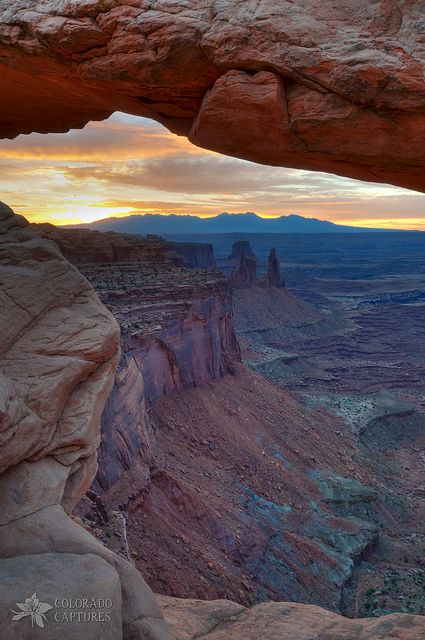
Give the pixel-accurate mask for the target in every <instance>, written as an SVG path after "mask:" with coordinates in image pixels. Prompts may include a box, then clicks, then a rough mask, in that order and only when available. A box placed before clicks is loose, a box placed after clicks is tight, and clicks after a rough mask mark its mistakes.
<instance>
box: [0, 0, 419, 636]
mask: <svg viewBox="0 0 425 640" xmlns="http://www.w3.org/2000/svg"><path fill="white" fill-rule="evenodd" d="M33 4H34V3H33ZM424 28H425V27H424V20H423V8H422V6H421V3H419V2H415V1H405V2H393V1H392V0H376V1H373V2H369V1H367V0H359V1H358V2H356V3H353V2H349V1H344V2H340V3H335V2H332V1H331V0H325V1H323V0H321V1H319V0H312V1H309V2H307V1H306V0H302V1H301V2H299V3H293V2H291V0H285V1H284V2H280V3H277V2H273V0H271V1H266V2H261V3H258V2H254V1H251V0H249V1H248V2H245V1H244V2H242V1H236V2H231V3H229V2H215V3H214V2H213V3H211V2H207V1H206V0H196V1H195V2H191V3H189V4H188V3H182V2H180V1H179V0H169V1H168V0H167V1H162V0H160V1H159V2H156V1H153V2H150V1H149V2H145V1H142V0H83V1H78V2H77V1H75V0H69V1H68V0H67V1H66V2H56V1H55V0H42V1H41V2H38V3H37V6H31V3H28V2H26V1H25V0H11V1H10V2H0V65H1V74H0V89H1V91H2V107H1V112H2V117H1V119H0V137H7V138H14V137H16V136H17V135H19V134H23V133H24V134H25V133H30V132H34V131H37V132H40V133H47V132H65V131H68V130H69V129H70V128H74V127H83V126H84V125H85V124H86V123H87V122H89V121H90V120H103V119H105V118H106V117H108V116H109V115H110V114H111V113H113V112H114V111H117V110H119V111H123V112H126V113H130V114H134V115H140V116H145V117H149V118H152V119H154V120H157V121H158V122H160V123H161V124H163V125H164V126H165V127H167V128H168V129H169V130H170V131H172V132H174V133H176V134H177V135H181V136H186V137H187V138H188V139H189V140H190V141H191V142H193V143H194V144H196V145H198V146H200V147H204V148H208V149H211V150H213V151H217V152H220V153H224V154H227V155H232V156H235V157H239V158H243V159H246V160H250V161H255V162H261V163H265V164H269V165H276V166H286V167H294V168H302V169H310V170H316V171H317V170H319V171H327V172H333V173H336V174H339V175H342V176H348V177H352V178H357V179H363V180H370V181H375V182H384V183H387V182H389V183H392V184H394V185H399V186H403V187H408V188H412V189H415V190H418V191H424V190H425V181H424V175H425V172H424V169H425V152H424V146H423V143H422V138H423V134H424V132H425V115H424V95H425V92H424V84H425V83H424ZM371 140H373V143H371ZM360 235H361V234H360ZM175 240H177V241H178V242H176V243H170V242H169V241H168V240H164V239H163V238H160V237H157V236H155V237H153V236H150V237H149V236H148V237H146V238H142V239H141V238H137V237H132V236H129V235H119V234H114V233H108V234H102V233H100V232H95V231H91V232H87V231H86V230H84V231H78V230H75V231H74V230H57V229H55V228H52V227H51V226H46V225H42V226H35V225H29V224H28V223H27V221H26V220H25V219H24V218H22V217H21V216H17V215H15V214H14V213H13V211H12V210H11V209H10V208H9V207H7V205H3V204H2V203H1V204H0V267H1V278H0V299H1V303H2V304H1V312H0V325H1V332H2V343H1V347H0V350H1V360H0V438H1V445H2V446H1V449H0V485H1V486H0V494H1V497H2V499H1V508H0V534H1V535H0V602H1V605H2V606H1V607H0V623H1V625H2V627H3V628H5V629H7V633H8V637H10V638H11V639H12V640H13V639H16V640H22V639H23V638H26V637H29V635H28V634H29V633H31V630H30V627H29V626H27V627H25V626H24V623H28V624H30V621H29V620H24V621H23V622H20V621H19V620H20V618H21V617H22V614H21V613H18V612H16V610H14V609H13V607H16V606H18V608H20V609H21V611H23V613H25V615H29V614H30V611H29V607H30V605H31V606H33V607H35V608H36V611H38V612H39V611H41V609H40V601H39V600H38V598H37V593H38V595H39V596H40V598H43V599H45V600H46V602H41V606H44V607H45V606H46V603H48V602H54V601H55V599H57V598H58V597H59V598H66V597H68V598H69V597H74V598H75V597H76V596H78V595H79V596H83V597H87V598H89V597H90V596H91V595H92V594H93V593H94V592H96V594H102V595H103V596H107V597H108V598H109V599H110V600H111V602H113V610H112V616H111V621H110V625H102V624H101V623H100V621H99V620H97V622H96V623H95V624H94V625H93V626H90V627H83V626H81V625H78V624H77V621H75V620H74V621H73V622H72V623H71V624H69V625H66V626H61V625H60V624H58V623H57V621H56V620H53V619H52V617H51V618H50V619H49V615H50V614H51V611H50V610H48V609H45V608H44V611H45V612H46V614H47V623H46V629H45V630H44V631H43V634H44V637H45V638H46V639H51V640H57V638H58V636H60V637H61V638H64V640H66V639H67V638H75V637H80V638H81V640H85V638H87V640H88V638H111V640H112V639H113V640H120V638H123V639H124V640H136V639H138V640H139V639H140V640H171V639H172V638H179V639H180V640H195V639H197V638H200V637H205V638H211V640H221V639H223V638H235V640H236V639H238V640H242V639H243V638H244V639H245V638H246V639H247V640H251V639H252V640H254V638H255V639H257V638H259V637H271V638H276V640H278V639H280V638H282V640H283V639H284V638H285V639H286V638H288V637H289V638H297V639H298V638H300V639H304V638H305V640H307V639H308V640H322V639H325V638H326V640H331V639H334V638H338V639H340V640H344V639H346V640H354V639H356V640H358V639H364V640H366V638H368V639H370V640H375V639H376V640H378V639H379V638H387V637H392V638H395V639H396V640H397V639H399V640H419V639H422V638H423V636H424V634H425V619H424V617H423V615H421V614H423V613H424V597H423V594H424V584H425V568H424V564H423V562H424V561H423V557H424V550H425V549H424V548H425V530H424V525H423V523H424V522H425V518H424V515H425V514H424V510H425V504H424V501H423V498H424V489H423V484H424V459H423V453H422V451H423V448H424V444H425V442H424V438H425V428H424V427H425V417H424V392H423V384H422V381H423V355H424V352H423V329H424V325H423V322H424V320H423V313H422V307H423V287H424V284H425V275H424V273H423V263H424V261H423V245H422V242H423V241H422V238H419V237H418V236H410V235H408V236H403V238H401V237H398V238H396V239H395V240H394V237H389V240H385V239H382V238H381V239H380V240H379V241H378V240H376V239H367V238H365V237H364V236H361V237H358V236H357V234H354V235H353V236H352V239H351V240H347V238H345V239H341V237H340V236H339V235H338V236H335V237H334V240H331V239H329V238H326V243H327V244H326V245H325V244H324V242H325V241H324V240H323V238H322V239H320V240H317V239H316V240H314V239H310V240H309V239H306V238H305V237H304V238H299V237H298V238H297V237H294V238H292V240H290V239H288V237H285V238H279V237H275V235H274V236H273V237H272V238H270V237H263V238H259V237H256V238H255V245H256V246H255V247H253V248H254V251H253V252H250V251H248V248H247V247H246V244H245V249H244V250H243V251H241V252H239V253H238V251H239V249H240V248H241V245H240V244H239V249H238V246H236V247H234V248H233V249H232V245H233V243H234V242H236V243H240V242H241V241H246V238H234V237H227V238H223V237H215V238H214V239H212V238H211V237H198V238H197V239H196V245H195V246H194V245H192V244H191V240H192V239H191V238H188V237H183V238H180V239H178V238H175ZM271 241H272V242H271ZM297 242H298V244H297ZM315 242H316V244H315ZM318 242H320V243H321V245H320V247H319V246H318V244H317V243H318ZM291 243H292V244H291ZM350 243H352V244H350ZM379 243H381V244H379ZM212 245H214V252H213V249H212ZM300 246H301V247H302V251H300ZM273 247H275V249H273ZM353 247H356V249H355V250H353ZM291 251H292V254H291ZM344 251H345V253H344ZM251 253H255V254H256V257H255V258H254V257H253V255H251ZM359 256H360V257H359ZM395 257H397V259H395ZM71 263H72V264H71ZM280 269H282V273H281V272H280ZM353 274H354V275H353ZM282 276H283V280H284V282H285V284H284V283H283V281H282ZM141 574H143V575H144V576H145V577H146V582H145V580H144V579H143V578H142V577H141ZM23 585H24V586H25V590H28V592H26V593H23V592H22V588H23ZM154 591H155V592H156V593H157V594H159V595H158V596H155V595H154ZM31 593H33V596H32V597H29V596H30V594H31ZM176 596H178V597H176ZM285 599H286V600H291V602H281V601H282V600H285ZM23 601H25V605H24V604H22V602H23ZM15 603H17V604H16V605H15ZM19 603H21V604H19ZM25 606H26V607H27V608H25ZM48 606H49V605H48ZM22 607H24V608H23V609H22ZM12 612H13V613H14V614H15V616H18V618H16V617H14V618H13V620H12ZM49 612H50V613H49ZM342 614H344V615H342ZM34 615H36V613H35V609H34V610H33V609H31V621H32V622H33V616H34ZM37 615H38V614H37ZM45 617H46V616H45ZM35 619H36V620H37V618H35ZM11 620H12V621H11ZM39 626H40V625H39ZM36 633H37V630H36Z"/></svg>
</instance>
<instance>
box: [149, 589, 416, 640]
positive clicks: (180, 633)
mask: <svg viewBox="0 0 425 640" xmlns="http://www.w3.org/2000/svg"><path fill="white" fill-rule="evenodd" d="M161 604H162V607H163V610H164V613H165V617H166V619H167V620H168V621H169V623H170V626H171V627H172V629H173V631H174V633H175V634H176V638H177V640H195V638H200V637H202V638H205V639H206V640H258V639H259V638H273V640H359V639H362V640H363V638H364V639H365V640H366V638H367V639H368V640H381V639H382V640H383V639H384V638H393V639H394V640H422V638H423V634H424V631H425V622H424V618H423V617H422V616H409V615H406V614H393V615H390V616H384V617H382V618H378V619H373V618H372V619H367V618H366V619H362V620H350V619H347V618H343V617H341V616H338V615H336V614H334V613H331V612H330V611H325V610H324V609H319V607H312V606H306V605H303V604H295V603H279V602H269V603H265V604H260V605H257V606H255V607H252V608H250V609H245V608H244V607H242V606H241V605H238V604H235V603H234V602H229V601H227V600H217V601H215V602H214V601H213V602H203V601H202V600H178V599H177V598H165V597H161Z"/></svg>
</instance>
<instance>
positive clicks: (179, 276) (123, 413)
mask: <svg viewBox="0 0 425 640" xmlns="http://www.w3.org/2000/svg"><path fill="white" fill-rule="evenodd" d="M81 269H82V271H83V272H84V274H85V275H86V277H87V278H88V279H89V281H90V282H91V283H92V284H93V286H94V287H95V289H96V290H97V292H98V294H99V296H100V299H101V300H102V302H103V303H104V304H105V305H106V306H107V307H108V308H109V309H110V310H111V311H112V312H113V314H114V316H115V317H116V318H117V319H118V322H119V324H120V327H121V344H122V352H121V360H120V364H119V367H118V371H117V374H116V378H115V384H114V387H113V389H112V392H111V395H110V396H109V398H108V400H107V402H106V405H105V409H104V412H103V414H102V420H101V423H102V441H101V446H100V451H99V460H100V469H99V473H98V476H97V480H96V484H95V489H96V490H97V491H99V492H102V493H103V492H104V491H105V490H107V489H110V488H111V487H112V486H113V485H115V484H116V483H117V482H118V480H119V479H120V478H121V477H122V476H124V477H123V483H124V485H125V487H126V489H125V490H126V491H127V490H128V484H129V477H130V476H131V478H132V480H131V483H132V485H133V489H132V492H136V493H137V492H140V491H143V490H145V489H146V488H147V487H148V486H149V482H150V471H149V469H150V467H151V466H153V462H154V460H155V455H156V445H155V437H154V434H153V432H152V429H151V426H150V422H149V419H148V416H147V410H148V409H150V408H151V407H152V406H154V404H155V403H156V402H157V400H158V399H159V398H160V397H162V396H163V395H169V394H170V393H172V392H173V391H176V390H181V389H187V388H192V387H199V386H202V385H204V384H207V383H209V382H211V381H213V380H216V379H218V378H220V377H221V376H223V375H224V374H225V373H228V372H231V371H232V370H233V363H234V362H235V361H237V360H239V359H240V351H239V345H238V343H237V340H236V337H235V333H234V328H233V314H232V301H231V291H230V289H229V286H228V283H227V282H226V280H225V278H224V277H223V276H222V274H221V272H219V271H203V270H197V269H188V268H183V267H176V266H173V265H172V264H170V262H164V263H162V264H161V265H159V264H156V262H152V263H147V262H146V261H145V262H143V263H140V262H137V263H134V264H129V263H120V262H115V263H112V264H110V263H107V264H103V265H101V264H99V265H86V266H85V267H84V268H83V267H81ZM114 491H115V493H116V492H117V491H119V487H116V488H115V490H114ZM123 499H124V501H126V500H127V499H128V495H124V496H123ZM118 502H119V500H118Z"/></svg>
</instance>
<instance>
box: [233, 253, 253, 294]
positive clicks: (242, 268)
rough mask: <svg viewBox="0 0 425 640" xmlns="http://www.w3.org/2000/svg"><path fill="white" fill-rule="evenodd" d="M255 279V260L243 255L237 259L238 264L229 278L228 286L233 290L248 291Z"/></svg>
mask: <svg viewBox="0 0 425 640" xmlns="http://www.w3.org/2000/svg"><path fill="white" fill-rule="evenodd" d="M256 277H257V260H256V258H250V257H248V256H246V255H245V254H242V256H241V257H240V259H239V264H238V266H237V267H236V269H235V270H234V271H233V273H232V274H231V276H230V286H231V287H233V289H248V288H249V287H252V285H253V284H254V282H255V279H256Z"/></svg>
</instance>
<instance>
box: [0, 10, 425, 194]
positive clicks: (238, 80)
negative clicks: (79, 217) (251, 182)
mask: <svg viewBox="0 0 425 640" xmlns="http://www.w3.org/2000/svg"><path fill="white" fill-rule="evenodd" d="M0 60H1V63H0V64H1V74H0V91H1V95H2V107H1V111H2V118H1V123H0V136H1V137H11V138H12V137H14V136H16V135H18V134H19V133H30V132H32V131H39V132H42V133H46V132H54V131H56V132H63V131H67V130H68V129H70V128H72V127H82V126H84V125H85V124H86V123H87V122H88V121H90V120H102V119H104V118H106V117H107V116H109V115H110V114H111V113H113V112H114V111H124V112H127V113H132V114H136V115H140V116H145V117H148V118H153V119H155V120H158V121H159V122H161V123H163V124H164V125H165V126H167V127H168V128H169V129H170V130H171V131H173V132H176V133H178V134H181V135H185V136H188V137H189V139H190V140H191V141H192V142H193V143H194V144H197V145H199V146H202V147H206V148H208V149H212V150H215V151H218V152H220V153H224V154H227V155H233V156H236V157H240V158H245V159H247V160H252V161H255V162H262V163H265V164H272V165H282V166H287V167H295V168H302V169H311V170H318V171H328V172H333V173H336V174H340V175H343V176H349V177H352V178H358V179H363V180H369V181H376V182H390V183H393V184H397V185H401V186H404V187H410V188H413V189H416V190H422V191H423V190H425V182H424V168H425V152H424V146H423V144H422V140H423V137H424V134H425V109H424V107H425V80H424V62H425V42H424V22H423V6H422V3H421V2H419V1H418V0H417V1H411V2H407V1H404V2H395V1H393V0H375V1H373V2H370V0H356V1H355V2H354V0H345V1H344V2H341V3H335V2H333V0H301V1H300V2H297V3H294V2H292V0H283V1H280V2H277V1H273V0H271V1H268V2H262V3H260V4H259V3H258V2H255V1H254V0H248V1H246V0H243V1H240V0H238V1H236V2H224V3H223V2H217V1H216V2H210V1H209V0H196V1H194V2H191V3H190V4H185V3H181V2H180V1H179V0H167V1H165V0H161V1H159V2H156V3H154V4H153V5H152V4H149V3H145V2H142V0H128V1H127V2H125V3H123V2H120V1H119V0H85V1H84V2H76V1H74V0H72V1H70V2H61V3H58V2H55V1H54V0H41V1H40V2H37V6H32V7H30V6H29V5H28V3H27V2H23V1H22V0H11V1H10V2H7V3H6V2H3V3H1V4H0ZM34 105H36V107H34ZM371 139H373V142H372V143H371Z"/></svg>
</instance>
